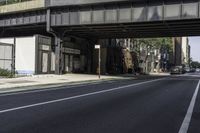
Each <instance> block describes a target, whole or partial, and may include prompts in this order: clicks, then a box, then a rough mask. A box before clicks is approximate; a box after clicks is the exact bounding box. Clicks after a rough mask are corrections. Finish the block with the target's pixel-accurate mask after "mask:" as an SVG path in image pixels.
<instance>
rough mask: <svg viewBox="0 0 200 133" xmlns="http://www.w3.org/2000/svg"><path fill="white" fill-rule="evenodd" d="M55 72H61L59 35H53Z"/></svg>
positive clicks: (61, 61)
mask: <svg viewBox="0 0 200 133" xmlns="http://www.w3.org/2000/svg"><path fill="white" fill-rule="evenodd" d="M55 55H56V60H55V65H56V66H55V74H58V75H60V74H62V73H63V54H62V41H61V38H60V36H58V35H57V36H55Z"/></svg>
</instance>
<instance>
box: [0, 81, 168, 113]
mask: <svg viewBox="0 0 200 133" xmlns="http://www.w3.org/2000/svg"><path fill="white" fill-rule="evenodd" d="M163 79H165V78H161V79H156V80H150V81H145V82H140V83H136V84H130V85H125V86H121V87H116V88H112V89H108V90H102V91H96V92H91V93H87V94H82V95H77V96H72V97H67V98H62V99H57V100H51V101H47V102H41V103H36V104H30V105H26V106H20V107H16V108H10V109H5V110H1V111H0V114H2V113H7V112H11V111H16V110H21V109H26V108H31V107H36V106H41V105H46V104H51V103H57V102H62V101H67V100H72V99H76V98H81V97H86V96H91V95H96V94H101V93H106V92H111V91H116V90H120V89H123V88H128V87H133V86H138V85H142V84H147V83H152V82H156V81H160V80H163Z"/></svg>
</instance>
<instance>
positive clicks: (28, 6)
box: [0, 0, 45, 14]
mask: <svg viewBox="0 0 200 133" xmlns="http://www.w3.org/2000/svg"><path fill="white" fill-rule="evenodd" d="M44 7H45V0H32V1H26V2H20V3H15V4H10V5H3V6H0V14H2V13H10V12H18V11H24V10H32V9H38V8H44Z"/></svg>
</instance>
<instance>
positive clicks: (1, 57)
mask: <svg viewBox="0 0 200 133" xmlns="http://www.w3.org/2000/svg"><path fill="white" fill-rule="evenodd" d="M13 46H14V45H12V44H5V43H0V68H1V69H6V70H10V71H12V70H13V69H14V67H13V66H14V65H13V63H14V59H13V57H14V56H13V50H14V49H13Z"/></svg>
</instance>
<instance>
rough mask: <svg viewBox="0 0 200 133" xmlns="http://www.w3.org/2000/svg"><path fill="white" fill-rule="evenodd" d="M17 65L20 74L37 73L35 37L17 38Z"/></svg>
mask: <svg viewBox="0 0 200 133" xmlns="http://www.w3.org/2000/svg"><path fill="white" fill-rule="evenodd" d="M15 53H16V60H15V67H16V71H17V72H18V73H19V74H34V73H35V37H23V38H16V52H15Z"/></svg>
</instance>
